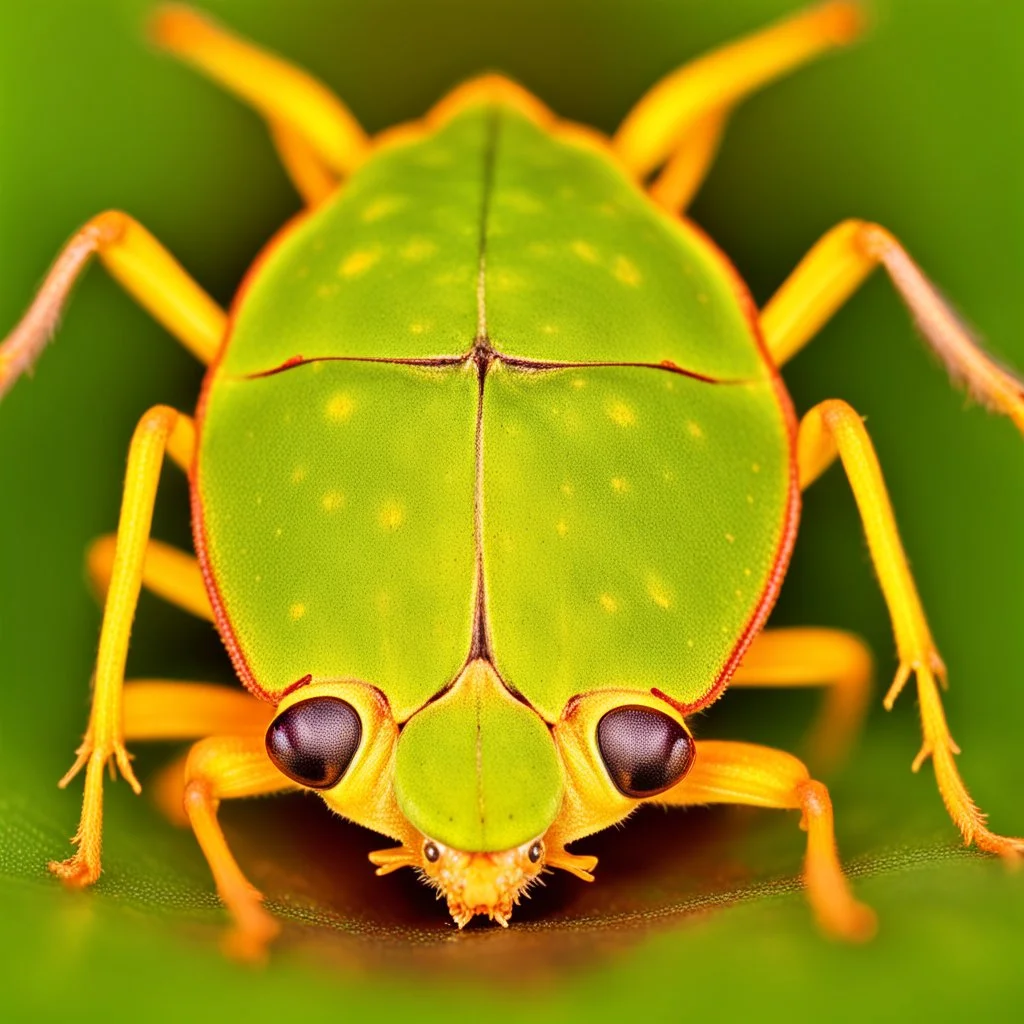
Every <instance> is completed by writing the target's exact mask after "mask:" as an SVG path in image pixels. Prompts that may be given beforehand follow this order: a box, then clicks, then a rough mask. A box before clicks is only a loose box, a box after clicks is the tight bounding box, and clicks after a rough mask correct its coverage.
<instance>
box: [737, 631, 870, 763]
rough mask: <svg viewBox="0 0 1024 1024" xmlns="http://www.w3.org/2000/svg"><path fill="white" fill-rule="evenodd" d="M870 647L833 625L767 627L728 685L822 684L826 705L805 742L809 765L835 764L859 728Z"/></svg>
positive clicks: (865, 698)
mask: <svg viewBox="0 0 1024 1024" xmlns="http://www.w3.org/2000/svg"><path fill="white" fill-rule="evenodd" d="M871 674H872V658H871V651H870V650H869V649H868V647H867V645H866V644H865V643H864V641H863V640H861V639H860V638H858V637H856V636H854V635H853V634H851V633H845V632H843V631H842V630H838V629H819V628H813V627H804V628H795V629H767V630H765V631H764V632H763V633H761V634H759V635H758V637H757V638H756V639H755V640H754V642H753V643H752V644H751V645H750V649H749V650H748V651H747V653H746V654H745V655H744V656H743V661H742V662H741V663H740V666H739V668H738V669H737V670H736V673H735V675H733V677H732V679H730V680H729V685H730V686H736V687H767V686H824V687H828V689H827V693H826V698H825V704H824V707H823V708H822V710H821V713H820V716H819V718H818V720H817V722H816V723H815V725H814V727H813V729H812V731H811V735H810V737H809V740H808V756H809V759H810V760H811V762H812V764H814V765H815V766H816V767H817V768H819V769H821V770H823V771H824V770H828V769H830V768H832V767H834V766H835V765H837V764H838V763H840V762H841V761H842V760H843V758H844V757H845V756H846V754H847V752H848V751H849V749H850V746H851V744H852V743H853V740H854V739H855V737H856V735H857V733H858V732H859V731H860V727H861V724H862V723H863V721H864V715H865V714H866V712H867V708H868V698H869V697H870V694H871Z"/></svg>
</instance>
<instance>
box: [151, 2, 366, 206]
mask: <svg viewBox="0 0 1024 1024" xmlns="http://www.w3.org/2000/svg"><path fill="white" fill-rule="evenodd" d="M153 34H154V37H155V38H156V41H157V42H158V43H159V44H160V45H161V46H164V47H166V49H168V50H170V51H171V52H172V53H174V54H176V55H177V56H179V57H181V58H182V59H183V60H186V61H188V62H189V63H190V64H192V65H193V66H195V67H196V68H198V69H199V70H200V71H202V72H204V73H205V74H207V75H209V77H210V78H212V79H214V80H215V81H217V82H219V83H220V84H221V85H222V86H224V87H225V88H226V89H228V90H230V91H231V92H233V93H235V95H237V96H238V97H239V98H240V99H242V100H243V101H245V102H246V103H249V104H250V105H251V106H253V107H255V109H256V110H258V111H259V112H260V113H261V114H262V115H263V116H264V117H265V118H266V119H267V121H268V122H269V123H270V126H271V129H272V131H273V132H274V134H275V141H277V143H278V144H279V145H281V144H282V142H284V151H283V155H284V156H285V163H286V166H287V167H288V169H289V171H292V170H293V169H294V164H293V158H294V157H295V155H296V154H295V152H294V151H293V150H289V142H288V141H287V140H283V139H282V138H281V137H280V136H279V135H278V132H279V131H282V130H283V131H285V132H287V133H288V134H289V135H294V136H297V137H299V138H301V140H302V149H303V153H302V157H301V162H302V164H303V174H302V175H300V176H298V177H297V178H296V181H297V183H298V184H299V185H300V191H304V189H303V188H302V182H303V179H304V176H305V175H306V173H307V172H308V171H310V169H311V164H310V162H311V161H312V162H314V163H315V164H316V165H317V174H318V176H320V177H323V176H324V175H325V174H327V173H330V174H331V175H332V176H333V177H334V178H335V180H336V179H337V176H338V175H344V174H348V173H349V172H350V171H351V170H352V169H353V168H354V167H355V166H356V165H357V164H358V163H359V161H360V160H361V159H362V158H363V155H364V154H365V152H366V149H367V146H368V141H367V138H366V133H365V132H364V131H363V129H362V128H361V127H360V126H359V124H358V123H357V121H356V120H355V118H354V117H353V116H352V114H351V112H350V111H349V110H348V108H347V107H346V106H345V105H344V104H343V103H342V102H341V100H339V99H338V98H337V97H336V96H335V95H334V94H333V93H332V92H331V91H330V90H329V89H327V88H326V86H324V85H323V84H322V83H320V82H318V81H317V80H316V79H315V78H313V76H312V75H310V74H308V73H307V72H305V71H302V70H300V69H299V68H296V67H294V66H292V65H291V64H289V63H287V62H286V61H283V60H281V59H280V58H279V57H275V56H274V55H273V54H270V53H267V52H266V51H264V50H261V49H260V48H259V47H257V46H254V45H253V44H251V43H249V42H246V41H245V40H243V39H240V38H238V37H237V36H235V35H233V34H232V33H230V32H228V31H227V30H225V29H223V28H221V27H220V26H219V25H217V24H216V23H215V22H214V21H212V20H211V19H209V18H206V17H204V16H203V15H201V14H199V13H197V12H195V11H191V10H189V9H188V8H186V7H179V6H168V7H165V8H163V10H161V11H160V12H159V13H158V14H157V16H156V18H155V19H154V21H153Z"/></svg>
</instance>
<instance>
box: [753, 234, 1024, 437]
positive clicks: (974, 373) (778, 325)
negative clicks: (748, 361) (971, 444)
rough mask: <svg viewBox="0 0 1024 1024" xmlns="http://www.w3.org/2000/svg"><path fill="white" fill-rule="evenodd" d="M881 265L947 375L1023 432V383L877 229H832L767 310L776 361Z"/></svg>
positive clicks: (764, 325)
mask: <svg viewBox="0 0 1024 1024" xmlns="http://www.w3.org/2000/svg"><path fill="white" fill-rule="evenodd" d="M879 265H881V266H883V267H885V269H886V272H887V273H888V274H889V278H890V280H891V281H892V283H893V284H894V285H895V287H896V290H897V291H898V292H899V294H900V297H901V298H902V299H903V301H904V302H905V303H906V304H907V307H908V308H909V309H910V311H911V313H912V315H913V317H914V320H915V321H916V323H917V326H918V328H919V329H920V331H921V333H922V335H923V336H924V338H925V341H927V343H928V345H929V346H930V347H931V348H932V350H933V351H934V352H935V353H936V354H937V355H938V356H939V357H940V358H941V359H942V361H943V363H945V365H946V369H947V370H948V371H949V373H950V376H951V377H952V378H953V379H954V380H955V381H957V382H962V383H964V384H965V385H966V387H967V389H968V391H969V392H970V394H971V395H972V397H974V398H975V399H977V400H978V401H979V402H981V403H982V404H984V405H986V406H988V407H989V408H991V409H993V410H995V411H996V412H1001V413H1003V414H1004V415H1006V416H1009V417H1010V418H1011V419H1012V420H1013V422H1014V423H1015V424H1016V426H1017V427H1018V429H1020V430H1021V431H1024V383H1022V382H1021V381H1020V380H1019V379H1018V378H1017V377H1015V376H1014V375H1013V374H1012V373H1010V372H1009V371H1008V370H1004V369H1003V368H1002V367H1001V366H999V365H998V364H997V363H996V362H995V361H994V360H993V359H991V358H990V357H989V356H988V355H987V354H986V353H985V351H984V350H983V349H982V348H981V346H980V345H979V344H978V343H977V341H975V339H974V338H972V337H971V334H970V332H969V331H968V330H967V329H966V328H965V327H964V325H963V323H962V322H961V321H960V319H959V317H957V315H956V314H955V313H954V312H953V310H952V309H950V307H949V305H948V304H947V303H946V302H945V300H944V299H943V298H942V296H941V295H940V294H939V292H938V290H937V289H936V288H935V286H934V285H933V284H932V283H931V282H930V281H929V280H928V278H926V277H925V275H924V274H923V273H922V271H921V269H920V267H918V266H917V264H916V263H915V262H914V261H913V260H912V259H911V258H910V256H909V255H908V253H907V251H906V250H905V249H904V248H903V246H902V245H900V243H899V241H898V240H897V239H896V238H894V237H893V236H892V235H891V234H890V233H889V232H888V231H886V230H885V228H882V227H879V225H877V224H868V223H865V222H864V221H859V220H848V221H844V222H843V223H842V224H839V225H838V226H837V227H835V228H833V229H832V230H831V231H829V232H828V233H827V234H826V235H825V236H824V237H823V238H822V239H821V240H820V241H819V242H818V243H817V244H816V245H815V246H814V247H813V248H812V249H811V251H810V252H809V253H808V254H807V255H806V256H805V257H804V258H803V260H801V262H800V264H799V265H798V266H797V268H796V270H794V271H793V273H792V274H791V275H790V276H789V278H788V279H787V280H786V282H785V283H784V284H783V285H782V287H781V288H780V289H779V290H778V292H776V294H775V295H774V296H773V297H772V299H771V301H770V302H769V303H768V305H767V306H765V308H764V311H763V312H762V314H761V329H762V331H763V333H764V339H765V343H766V344H767V346H768V350H769V352H771V354H772V356H773V357H774V359H775V361H776V363H777V364H779V365H782V364H783V363H785V362H786V361H787V360H788V359H790V358H792V357H793V356H794V355H795V354H796V353H797V352H799V351H800V349H801V348H803V346H804V345H806V344H807V342H808V341H810V339H811V338H813V337H814V335H815V334H817V333H818V331H819V330H820V329H821V328H822V326H823V325H824V324H825V323H827V322H828V321H829V320H830V319H831V318H832V316H833V314H834V313H835V312H836V310H838V309H839V307H840V306H842V305H843V304H844V303H845V302H846V301H847V299H849V297H850V296H851V295H852V294H853V293H854V292H855V291H856V290H857V288H859V287H860V285H861V283H862V282H863V281H864V279H865V278H866V277H867V276H868V274H870V273H871V271H872V270H873V269H874V268H875V267H877V266H879Z"/></svg>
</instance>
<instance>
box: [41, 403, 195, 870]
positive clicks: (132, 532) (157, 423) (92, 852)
mask: <svg viewBox="0 0 1024 1024" xmlns="http://www.w3.org/2000/svg"><path fill="white" fill-rule="evenodd" d="M193 446H194V427H193V424H192V421H191V420H190V419H189V417H187V416H184V415H182V414H181V413H179V412H176V411H175V410H174V409H170V408H168V407H167V406H162V405H158V406H154V407H153V408H152V409H150V410H149V411H148V412H147V413H146V414H145V415H144V416H143V417H142V419H141V420H140V421H139V424H138V426H137V427H136V428H135V433H134V435H133V436H132V442H131V447H130V449H129V452H128V468H127V471H126V474H125V486H124V496H123V498H122V502H121V516H120V521H119V523H118V531H117V549H116V552H115V554H114V561H113V566H112V571H111V579H110V588H109V590H108V592H107V599H106V603H105V605H104V610H103V625H102V628H101V630H100V644H99V653H98V655H97V659H96V672H95V676H94V682H93V698H92V711H91V712H90V715H89V725H88V728H87V730H86V734H85V738H84V740H83V741H82V744H81V746H80V747H79V748H78V751H77V755H78V756H77V758H76V760H75V763H74V764H73V765H72V767H71V769H70V770H69V771H68V773H67V774H66V775H65V776H64V778H63V779H61V782H60V785H61V786H66V785H67V784H68V782H70V781H71V779H72V778H73V777H74V776H75V775H76V774H77V773H78V772H79V771H80V770H81V769H82V768H83V767H84V768H85V796H84V799H83V803H82V817H81V820H80V822H79V826H78V831H77V833H76V835H75V839H74V841H75V843H77V845H78V850H77V851H76V852H75V854H74V856H72V857H70V858H69V859H68V860H65V861H60V862H56V861H55V862H53V863H51V864H50V869H51V870H52V871H53V872H54V873H55V874H56V875H58V876H60V877H61V878H63V879H64V880H65V881H67V882H69V883H71V884H74V885H89V884H91V883H92V882H95V881H96V879H97V878H99V875H100V847H101V837H102V831H103V774H104V771H105V770H106V766H107V764H108V763H109V762H111V760H113V763H114V764H116V766H117V768H118V769H119V770H120V772H121V774H122V775H123V776H124V777H125V779H127V781H128V783H129V784H130V785H131V787H132V789H133V790H135V792H136V793H137V792H139V791H140V788H141V787H140V786H139V783H138V780H137V779H136V778H135V773H134V772H133V771H132V766H131V761H130V759H129V757H128V752H127V750H126V749H125V746H124V722H123V684H124V667H125V661H126V658H127V655H128V641H129V637H130V634H131V626H132V619H133V618H134V615H135V606H136V604H137V602H138V597H139V589H140V587H141V583H142V565H143V559H144V556H145V551H146V541H147V540H148V538H149V529H150V524H151V522H152V518H153V505H154V502H155V499H156V489H157V484H158V483H159V480H160V469H161V466H162V464H163V461H164V454H165V452H166V451H168V450H171V451H175V452H178V454H179V455H181V454H182V453H184V452H190V451H191V448H192V447H193Z"/></svg>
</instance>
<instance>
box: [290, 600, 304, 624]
mask: <svg viewBox="0 0 1024 1024" xmlns="http://www.w3.org/2000/svg"><path fill="white" fill-rule="evenodd" d="M305 614H306V606H305V605H304V604H293V605H292V606H291V608H289V609H288V618H290V619H291V620H292V622H298V620H299V619H301V618H302V616H303V615H305Z"/></svg>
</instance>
